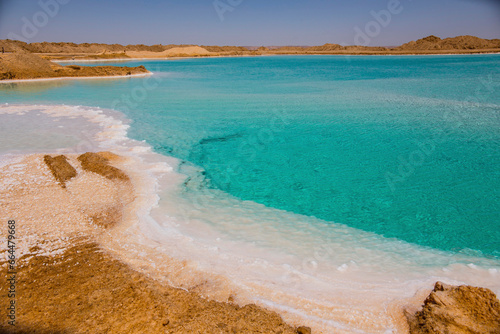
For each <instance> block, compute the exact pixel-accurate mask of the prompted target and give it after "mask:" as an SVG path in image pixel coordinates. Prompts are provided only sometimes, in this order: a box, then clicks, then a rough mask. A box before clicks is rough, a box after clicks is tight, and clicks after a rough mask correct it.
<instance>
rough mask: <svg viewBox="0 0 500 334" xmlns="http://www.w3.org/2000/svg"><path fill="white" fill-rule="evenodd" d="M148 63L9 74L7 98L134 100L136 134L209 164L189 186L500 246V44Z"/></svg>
mask: <svg viewBox="0 0 500 334" xmlns="http://www.w3.org/2000/svg"><path fill="white" fill-rule="evenodd" d="M140 63H141V64H144V65H145V66H146V67H147V68H148V69H150V70H151V71H153V72H155V75H154V76H152V77H150V78H131V79H117V80H114V79H112V80H101V81H98V80H85V81H72V80H68V81H57V82H56V81H54V82H44V83H20V84H9V85H6V86H0V102H2V103H4V102H9V103H44V104H60V103H65V104H71V105H88V106H96V107H101V108H112V109H117V110H119V111H122V112H123V113H124V114H125V115H126V116H127V118H129V119H130V120H131V121H132V123H131V128H130V130H129V136H130V137H132V138H135V139H139V140H146V142H147V143H149V144H150V145H151V146H152V147H153V148H154V150H155V151H157V152H159V153H162V154H165V155H173V156H175V157H177V158H180V159H182V160H184V161H186V162H188V164H192V165H194V166H197V167H199V168H198V172H193V171H192V169H190V171H189V172H188V171H187V169H186V170H182V171H184V172H186V173H198V175H197V176H200V175H201V176H202V181H201V182H200V177H193V178H192V179H191V181H188V182H187V187H186V189H188V190H189V191H196V189H199V188H203V187H209V188H217V189H220V190H223V191H225V192H227V193H230V194H232V195H234V196H236V197H238V198H240V199H243V200H250V201H254V202H257V203H261V204H264V205H266V206H268V207H273V208H278V209H283V210H287V211H291V212H294V213H299V214H304V215H308V216H314V217H317V218H320V219H323V220H325V221H331V222H335V223H340V224H346V225H348V226H351V227H354V228H357V229H361V230H364V231H369V232H374V233H376V234H379V235H382V236H384V237H388V238H396V239H399V240H403V241H407V242H410V243H413V244H418V245H423V246H429V247H433V248H436V249H441V250H445V251H451V252H472V253H477V252H479V254H481V253H482V254H483V255H485V256H492V257H499V256H500V219H499V217H500V203H499V201H500V196H499V189H500V177H499V176H500V168H499V166H500V150H499V144H500V126H499V125H500V89H499V77H500V76H499V73H500V72H499V71H500V56H499V55H480V56H401V57H395V56H387V57H385V56H372V57H369V56H366V57H364V56H356V57H342V56H282V57H258V58H218V59H186V60H175V61H142V62H140ZM136 64H139V62H131V63H127V65H136ZM181 168H182V167H181ZM192 176H195V175H194V174H193V175H192ZM193 189H194V190H193Z"/></svg>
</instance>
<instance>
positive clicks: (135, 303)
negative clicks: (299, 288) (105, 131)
mask: <svg viewBox="0 0 500 334" xmlns="http://www.w3.org/2000/svg"><path fill="white" fill-rule="evenodd" d="M66 157H67V160H66V161H67V163H68V164H69V165H71V166H72V167H74V169H75V170H76V176H74V175H73V173H68V170H69V168H68V166H64V165H65V162H64V161H65V159H64V158H58V159H56V160H55V161H56V162H57V163H54V166H56V165H58V166H59V167H60V168H61V171H62V173H63V174H64V175H63V176H61V177H59V178H58V180H56V177H57V176H56V175H57V173H58V171H57V168H58V167H55V169H56V170H54V168H52V171H51V169H50V168H49V167H48V164H46V163H45V161H44V160H46V161H52V162H53V161H54V159H55V156H52V157H50V158H52V159H50V158H47V156H45V157H44V155H29V156H22V157H19V158H17V159H15V160H14V161H11V162H9V163H8V164H6V165H4V166H1V167H0V182H1V183H2V186H1V187H0V196H1V201H0V208H1V210H0V212H1V217H0V219H1V220H2V221H4V222H5V223H7V221H8V220H9V219H15V221H16V241H17V242H16V258H17V262H16V269H17V282H16V290H17V293H16V306H17V307H16V326H15V327H13V326H11V325H9V324H8V323H7V321H8V319H7V317H2V318H1V321H0V332H5V331H7V332H11V333H26V332H29V333H55V332H58V333H59V332H60V333H197V332H200V333H297V332H300V333H307V332H308V331H307V328H293V327H291V326H289V325H287V324H286V323H284V321H283V320H282V319H281V317H280V316H279V315H278V314H276V313H274V312H271V311H267V310H265V309H263V308H261V307H258V306H256V305H246V306H243V307H240V306H238V305H237V304H235V303H233V300H232V298H229V300H228V301H227V302H220V301H213V300H207V299H204V298H202V297H201V296H200V295H199V294H197V293H196V292H193V291H186V290H185V289H179V288H174V287H171V286H168V285H166V284H162V283H160V282H158V281H156V280H154V279H152V278H150V277H148V276H147V275H145V274H143V273H140V272H138V271H136V270H134V269H132V268H131V267H129V266H128V265H126V264H124V263H123V262H121V261H119V260H118V259H116V258H115V257H114V256H112V254H111V253H110V252H108V251H107V250H105V248H103V247H102V245H101V244H100V242H99V240H101V239H102V236H103V235H104V234H108V235H109V234H112V233H110V231H111V230H112V229H114V228H116V227H117V226H116V225H119V224H120V218H121V217H122V214H123V213H124V211H126V210H125V209H126V207H127V205H128V204H130V203H132V202H133V201H134V198H135V195H134V189H133V187H132V184H131V182H130V180H129V179H128V177H126V176H125V175H124V174H123V172H122V171H121V170H119V169H117V168H115V167H113V166H111V165H117V166H118V165H119V162H120V159H121V158H120V157H118V156H115V155H113V154H109V153H104V154H100V155H99V156H98V155H90V156H89V155H87V156H83V157H80V159H79V157H78V156H77V155H67V156H66ZM44 158H45V159H44ZM81 162H83V166H82V163H81ZM106 166H107V167H106ZM55 176H56V177H55ZM61 179H64V183H63V184H64V187H62V185H63V184H62V183H61ZM5 232H6V228H5V229H4V228H2V236H5V234H4V233H5ZM2 239H3V240H6V238H2ZM6 255H7V253H6V249H5V247H2V257H1V260H0V263H1V265H2V276H3V277H5V276H6V275H7V262H6V261H5V260H6ZM0 296H1V297H0V301H1V307H2V309H5V308H6V305H7V303H9V298H8V297H7V291H6V285H4V284H2V286H1V287H0Z"/></svg>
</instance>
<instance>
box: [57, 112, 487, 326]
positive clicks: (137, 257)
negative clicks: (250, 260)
mask: <svg viewBox="0 0 500 334" xmlns="http://www.w3.org/2000/svg"><path fill="white" fill-rule="evenodd" d="M49 109H53V108H49ZM172 166H174V165H172ZM139 174H140V173H139ZM139 176H140V175H139ZM152 200H153V202H154V198H153V199H152ZM153 202H151V203H149V204H153ZM149 204H148V206H149ZM137 215H139V214H137ZM137 215H136V218H137ZM146 215H149V211H148V212H145V211H141V212H140V216H142V217H145V218H146ZM132 218H134V217H132ZM128 227H130V226H123V228H124V231H122V232H123V233H130V235H131V236H133V238H137V235H138V234H137V233H134V232H137V231H139V230H135V231H134V230H130V232H127V231H126V230H128ZM153 232H154V231H153ZM106 238H107V239H110V240H112V241H114V242H115V243H116V245H117V246H119V245H118V244H120V239H118V238H116V234H112V233H109V234H108V235H107V236H106ZM117 239H118V240H117ZM174 239H175V238H174ZM122 240H123V239H122ZM127 240H131V239H127ZM155 242H156V241H155V240H149V243H151V244H152V246H151V247H150V249H151V250H153V251H155V250H156V252H158V249H157V247H158V246H156V245H157V244H155ZM137 245H138V247H137V251H136V253H133V254H130V256H129V258H128V259H125V260H126V261H125V260H124V262H127V263H128V264H129V265H131V266H133V267H134V268H135V269H136V270H139V271H143V272H144V273H150V271H148V270H147V268H146V269H145V268H144V267H145V266H146V265H147V264H148V261H149V262H151V265H152V264H158V263H162V262H161V261H154V260H153V259H152V258H149V257H144V256H143V255H141V251H144V250H145V248H144V247H143V246H141V242H139V241H137ZM211 245H213V246H214V247H218V244H217V243H213V242H212V243H211ZM141 247H142V248H141ZM120 250H121V248H116V249H114V253H115V254H116V253H118V254H123V252H120ZM125 250H127V249H125ZM167 254H169V253H168V252H167ZM149 255H150V254H149ZM281 263H283V262H281ZM169 266H170V267H175V266H178V267H179V268H180V267H181V266H184V268H185V267H190V266H191V264H190V263H189V262H187V263H186V262H182V261H180V263H179V262H176V263H172V264H171V265H169ZM233 269H234V268H233ZM191 270H194V269H193V268H191V269H190V271H189V272H192V271H191ZM176 274H177V273H176V272H174V275H176ZM492 274H493V273H492ZM182 275H184V277H183V279H186V276H187V275H186V273H182ZM196 276H197V275H191V277H189V279H190V280H191V281H189V283H188V284H186V285H179V284H174V285H173V286H177V287H179V288H181V289H188V290H191V288H192V287H195V288H194V290H196V291H198V292H201V293H203V295H204V296H207V291H209V292H210V293H212V295H208V297H209V298H214V299H218V298H221V299H224V298H225V299H226V300H228V298H229V297H228V295H227V293H226V294H225V295H224V293H225V292H224V293H221V294H219V295H218V296H216V295H214V292H212V291H214V290H217V289H219V288H220V286H221V285H223V283H225V282H219V281H216V279H215V278H214V279H213V280H207V279H206V278H207V277H208V276H207V275H204V276H203V279H202V278H201V277H198V278H196ZM198 276H199V275H198ZM193 278H194V279H199V280H198V281H196V280H193ZM207 282H208V283H210V284H208V283H207ZM292 283H293V282H292ZM331 288H332V290H334V289H335V288H334V287H331ZM219 290H220V289H219ZM216 292H217V291H216ZM334 292H335V291H333V292H332V295H334ZM377 292H378V291H377V290H375V291H374V294H375V293H377ZM229 296H230V295H229ZM365 297H368V298H369V297H370V294H368V295H366V296H365ZM236 298H238V296H236ZM264 298H265V297H264ZM238 301H240V300H238ZM269 301H271V300H269V299H268V300H266V299H261V302H260V303H259V304H260V305H263V304H264V305H265V302H269ZM242 304H244V303H242ZM293 305H295V306H297V309H299V308H300V307H301V306H303V305H304V303H303V300H299V299H298V298H297V302H296V303H295V304H293ZM267 306H269V308H272V309H279V308H280V307H281V310H282V311H283V312H285V313H286V312H288V313H290V310H287V309H286V305H280V304H276V303H275V304H274V305H273V304H267ZM352 306H353V307H354V310H353V312H354V313H356V312H359V311H360V309H362V307H357V306H359V305H357V304H356V303H355V302H353V303H352ZM395 307H396V306H395ZM291 311H297V310H296V309H292V310H291ZM299 311H300V310H299ZM280 313H282V312H280ZM295 313H296V314H298V312H295ZM332 313H333V312H332ZM298 317H302V318H303V319H305V318H306V317H305V316H304V314H300V315H299V316H298ZM310 318H312V317H310ZM328 319H329V318H325V319H321V320H323V321H329V320H328ZM304 322H306V324H307V325H309V324H308V323H307V321H304ZM311 322H312V319H311ZM311 327H313V326H311ZM316 332H317V331H315V332H314V333H316ZM325 333H328V331H326V332H325Z"/></svg>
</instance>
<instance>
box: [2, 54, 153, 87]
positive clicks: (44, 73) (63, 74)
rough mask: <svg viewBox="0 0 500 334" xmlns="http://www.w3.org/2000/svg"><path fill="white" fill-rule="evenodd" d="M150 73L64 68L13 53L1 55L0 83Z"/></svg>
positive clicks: (113, 68)
mask: <svg viewBox="0 0 500 334" xmlns="http://www.w3.org/2000/svg"><path fill="white" fill-rule="evenodd" d="M148 73H150V72H149V71H148V70H147V69H146V68H145V67H144V66H138V67H118V66H93V67H87V66H76V65H68V66H62V65H59V64H56V63H53V62H51V61H49V60H46V59H43V58H41V57H39V56H37V55H34V54H27V53H13V54H3V55H0V81H5V80H25V79H46V78H68V77H80V78H81V77H108V76H130V75H136V74H148Z"/></svg>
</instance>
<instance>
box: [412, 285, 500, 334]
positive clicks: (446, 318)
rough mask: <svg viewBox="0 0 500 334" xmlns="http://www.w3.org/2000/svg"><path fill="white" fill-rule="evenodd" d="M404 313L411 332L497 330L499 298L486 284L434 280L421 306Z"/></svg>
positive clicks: (480, 333)
mask: <svg viewBox="0 0 500 334" xmlns="http://www.w3.org/2000/svg"><path fill="white" fill-rule="evenodd" d="M407 317H408V323H409V325H410V333H411V334H431V333H432V334H451V333H453V334H498V333H500V302H499V301H498V299H497V297H496V296H495V294H494V293H493V292H492V291H491V290H489V289H485V288H477V287H473V286H466V285H462V286H451V285H446V284H443V283H441V282H437V283H436V284H435V286H434V290H433V291H432V292H431V293H430V295H429V296H428V297H427V299H426V300H425V301H424V306H423V308H422V310H421V311H418V312H416V313H415V314H413V315H408V316H407Z"/></svg>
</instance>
